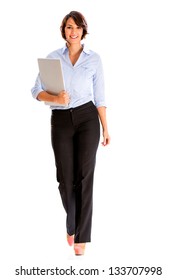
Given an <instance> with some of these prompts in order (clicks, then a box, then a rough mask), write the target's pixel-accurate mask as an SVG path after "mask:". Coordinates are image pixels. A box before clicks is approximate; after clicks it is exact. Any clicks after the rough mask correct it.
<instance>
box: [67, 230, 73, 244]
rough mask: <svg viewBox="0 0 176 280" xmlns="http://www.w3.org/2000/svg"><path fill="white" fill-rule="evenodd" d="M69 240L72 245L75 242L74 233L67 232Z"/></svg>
mask: <svg viewBox="0 0 176 280" xmlns="http://www.w3.org/2000/svg"><path fill="white" fill-rule="evenodd" d="M67 242H68V245H69V246H72V245H73V244H74V235H69V234H68V233H67Z"/></svg>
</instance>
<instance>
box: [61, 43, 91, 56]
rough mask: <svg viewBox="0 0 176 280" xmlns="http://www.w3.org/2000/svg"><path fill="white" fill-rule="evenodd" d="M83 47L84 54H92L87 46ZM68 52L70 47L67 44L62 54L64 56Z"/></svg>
mask: <svg viewBox="0 0 176 280" xmlns="http://www.w3.org/2000/svg"><path fill="white" fill-rule="evenodd" d="M82 46H83V52H84V53H86V54H90V50H89V49H88V48H87V47H86V46H85V44H82ZM66 51H68V47H67V45H66V44H65V46H64V47H63V48H62V54H64V53H65V52H66Z"/></svg>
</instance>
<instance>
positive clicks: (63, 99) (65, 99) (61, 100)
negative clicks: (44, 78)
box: [37, 90, 70, 105]
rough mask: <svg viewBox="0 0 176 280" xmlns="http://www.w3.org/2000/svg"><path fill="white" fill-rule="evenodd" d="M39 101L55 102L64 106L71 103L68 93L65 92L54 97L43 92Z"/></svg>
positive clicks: (39, 96) (38, 97)
mask: <svg viewBox="0 0 176 280" xmlns="http://www.w3.org/2000/svg"><path fill="white" fill-rule="evenodd" d="M37 99H38V100H40V101H46V102H53V103H58V104H62V105H67V104H68V103H69V101H70V99H69V95H68V93H67V92H66V91H64V90H63V91H61V92H60V93H59V94H58V95H52V94H49V93H48V92H46V91H41V92H40V93H39V94H38V96H37Z"/></svg>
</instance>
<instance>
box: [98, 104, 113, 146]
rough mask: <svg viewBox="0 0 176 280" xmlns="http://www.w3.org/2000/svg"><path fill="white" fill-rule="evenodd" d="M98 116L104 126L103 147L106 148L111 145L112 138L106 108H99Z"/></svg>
mask: <svg viewBox="0 0 176 280" xmlns="http://www.w3.org/2000/svg"><path fill="white" fill-rule="evenodd" d="M97 110H98V115H99V118H100V122H101V125H102V131H103V142H102V145H103V146H106V145H108V144H109V143H110V136H109V133H108V126H107V120H106V107H104V106H103V107H98V108H97Z"/></svg>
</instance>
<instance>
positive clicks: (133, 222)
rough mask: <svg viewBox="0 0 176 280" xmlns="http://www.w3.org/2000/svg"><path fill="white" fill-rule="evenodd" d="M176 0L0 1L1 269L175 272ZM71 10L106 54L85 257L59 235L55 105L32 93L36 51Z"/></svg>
mask: <svg viewBox="0 0 176 280" xmlns="http://www.w3.org/2000/svg"><path fill="white" fill-rule="evenodd" d="M174 2H175V1H170V0H167V1H162V0H160V1H159V0H158V1H157V0H152V1H151V0H148V1H142V0H138V1H137V0H134V1H133V0H123V1H122V0H119V1H112V0H109V1H98V0H97V1H93V0H89V1H81V0H75V1H71V0H67V1H58V0H57V1H56V0H50V1H43V0H36V1H33V2H32V3H31V1H22V0H16V1H8V0H7V1H5V2H4V4H2V3H1V7H0V37H1V44H0V47H1V56H0V71H1V75H0V77H1V94H0V102H1V109H0V131H1V145H0V164H1V182H0V184H1V194H0V207H1V209H0V213H1V239H0V242H1V243H2V244H1V249H0V251H1V255H2V258H3V263H1V264H2V265H1V266H2V268H1V271H0V273H1V274H2V276H3V277H1V278H2V279H8V280H10V279H16V278H18V277H17V276H15V272H14V271H15V269H16V268H19V267H20V266H21V265H22V266H23V267H24V268H32V267H33V266H36V267H37V266H39V267H40V268H53V267H55V266H58V267H68V266H70V265H73V266H75V267H78V268H81V267H88V268H93V267H96V268H100V269H102V268H104V269H105V270H106V271H107V273H108V267H110V266H162V267H163V276H160V277H159V276H139V278H138V276H135V277H134V278H135V279H173V276H174V275H175V272H174V266H175V252H176V243H175V236H176V230H175V220H176V218H175V213H176V203H175V200H176V199H175V192H174V191H175V186H176V178H175V170H176V145H175V143H176V133H175V128H176V125H175V124H176V109H175V105H176V104H175V101H176V99H175V94H176V91H175V81H176V80H175V77H176V76H175V75H176V52H175V50H176V39H175V27H176V17H175V15H176V9H175V7H174ZM71 10H78V11H80V12H82V13H83V14H84V15H85V17H86V19H87V21H88V25H89V35H88V36H87V39H86V41H85V43H86V44H87V46H88V47H90V48H91V49H93V50H94V51H97V52H98V53H99V54H100V55H101V57H102V61H103V65H104V72H105V81H106V99H107V104H108V109H107V115H108V124H109V132H110V134H111V138H112V142H111V145H110V146H108V147H106V148H104V147H101V145H100V147H99V150H98V154H97V166H96V173H95V184H94V215H93V228H92V242H91V244H89V245H88V246H87V251H86V255H85V256H84V257H83V258H82V257H81V258H78V257H77V258H75V257H74V254H73V252H72V251H73V249H72V248H68V246H67V243H66V238H65V234H66V232H65V213H64V210H63V208H62V204H61V200H60V196H59V192H58V189H57V182H56V179H55V166H54V157H53V152H52V149H51V144H50V109H49V108H48V107H46V106H45V105H44V104H42V103H41V102H37V101H35V100H34V99H33V98H32V95H31V92H30V90H31V87H32V86H33V84H34V81H35V78H36V75H37V72H38V68H37V58H38V57H45V56H46V55H47V54H48V53H49V52H51V51H52V50H55V49H57V48H60V47H62V46H63V45H64V41H63V39H62V38H61V35H60V31H59V27H60V23H61V21H62V19H63V17H64V16H65V14H67V13H69V12H70V11H71ZM26 277H27V276H26ZM43 277H44V276H43ZM103 277H105V279H109V278H110V279H117V276H114V277H113V276H108V274H106V275H105V274H102V276H101V277H99V278H101V279H104V278H103ZM124 277H125V276H122V278H123V279H124ZM131 277H132V276H131ZM131 277H130V276H126V278H125V279H130V278H131ZM45 278H46V277H45ZM78 278H79V277H78ZM78 278H77V279H78ZM83 278H84V277H80V279H83ZM94 278H95V277H94ZM20 279H25V277H24V276H23V277H21V278H20ZM28 279H33V277H32V276H31V277H30V276H28ZM38 279H43V278H42V277H38ZM47 279H56V278H55V277H54V276H50V277H47ZM62 279H65V278H64V277H62ZM66 279H67V277H66ZM87 279H91V277H90V276H89V277H88V278H87ZM119 279H120V276H119Z"/></svg>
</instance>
